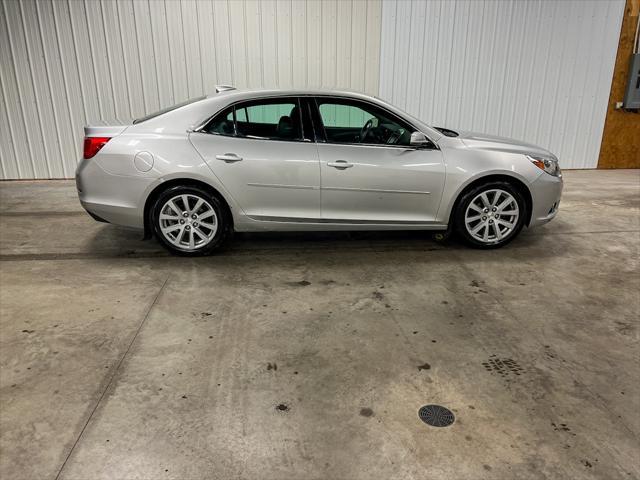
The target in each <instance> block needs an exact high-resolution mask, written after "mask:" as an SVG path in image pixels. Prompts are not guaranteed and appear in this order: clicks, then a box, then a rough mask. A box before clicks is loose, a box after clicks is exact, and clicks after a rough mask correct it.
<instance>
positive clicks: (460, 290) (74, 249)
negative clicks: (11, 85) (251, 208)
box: [0, 171, 640, 480]
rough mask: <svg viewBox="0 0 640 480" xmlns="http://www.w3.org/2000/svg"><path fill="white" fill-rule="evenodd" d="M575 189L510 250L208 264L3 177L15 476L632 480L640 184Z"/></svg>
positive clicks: (70, 192)
mask: <svg viewBox="0 0 640 480" xmlns="http://www.w3.org/2000/svg"><path fill="white" fill-rule="evenodd" d="M565 179H566V187H565V196H564V199H563V202H562V206H561V211H560V214H559V216H558V218H557V219H556V220H555V221H553V222H551V223H550V224H548V225H545V226H544V227H541V228H539V229H536V230H531V231H525V232H524V233H523V235H522V236H521V237H520V238H519V239H518V240H516V241H515V242H513V243H512V244H511V245H509V246H508V247H507V248H505V249H502V250H497V251H488V252H486V251H477V250H470V249H467V248H465V247H463V246H461V245H458V244H456V243H453V244H451V245H447V246H442V245H439V244H437V243H434V242H433V241H431V240H430V239H429V236H428V235H427V234H424V233H420V232H417V233H359V234H346V233H338V234H262V235H239V236H238V237H237V238H236V241H235V243H234V244H233V246H232V248H231V249H230V250H228V251H227V252H225V253H224V254H221V255H218V256H214V257H209V258H200V259H184V258H175V257H168V256H167V255H166V254H165V253H164V251H163V250H162V249H161V248H160V247H159V246H158V245H157V244H156V243H155V242H154V241H151V242H143V241H141V240H140V235H139V234H138V233H137V232H131V231H127V230H124V229H120V228H117V227H113V226H110V225H104V224H100V223H96V222H94V221H93V220H92V219H91V218H89V217H88V216H87V215H86V214H84V213H83V212H82V211H81V209H80V206H79V204H78V202H77V199H76V195H75V191H74V186H73V184H72V183H71V182H5V183H2V184H0V202H1V204H2V209H1V212H2V213H0V269H1V270H0V273H1V277H0V281H1V287H2V288H1V298H0V367H1V370H0V372H1V376H0V408H1V410H0V447H1V450H0V477H1V478H6V479H9V478H11V479H39V478H50V479H53V478H56V477H59V478H65V479H102V478H105V479H106V478H109V479H124V478H145V479H164V478H176V479H191V478H194V479H195V478H220V479H230V478H246V479H258V478H259V479H314V478H317V479H320V478H339V479H359V478H362V479H371V478H385V479H411V478H415V479H425V478H429V479H480V478H486V479H501V480H502V479H512V478H518V479H542V478H549V479H561V478H562V479H564V478H572V479H573V478H602V479H616V478H621V479H622V478H624V479H627V478H640V458H639V457H640V414H639V412H640V381H639V380H640V355H639V353H640V349H639V348H638V346H639V335H638V313H639V311H640V304H639V303H640V298H639V292H640V275H639V270H638V257H639V246H640V214H639V213H640V210H639V207H640V172H639V171H581V172H579V171H573V172H566V175H565ZM506 359H511V360H512V361H513V363H511V362H509V363H510V365H511V367H510V368H506V367H504V368H500V369H498V370H490V369H487V367H486V365H490V364H491V363H494V364H495V363H496V362H495V361H496V360H506ZM492 361H493V362H492ZM419 367H421V368H419ZM519 369H521V370H519ZM430 403H436V404H441V405H444V406H447V407H449V408H451V409H452V410H453V411H454V412H455V413H456V416H457V419H456V422H455V423H454V424H453V426H451V427H448V428H441V429H438V428H433V427H429V426H427V425H425V424H423V423H422V422H421V421H420V420H419V419H418V417H417V411H418V408H419V407H420V406H422V405H425V404H430ZM281 404H282V405H283V406H282V407H280V408H282V409H283V410H280V409H278V408H277V406H278V405H281Z"/></svg>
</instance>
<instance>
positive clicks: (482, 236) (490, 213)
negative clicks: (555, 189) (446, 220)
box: [455, 182, 526, 248]
mask: <svg viewBox="0 0 640 480" xmlns="http://www.w3.org/2000/svg"><path fill="white" fill-rule="evenodd" d="M525 212H526V204H525V200H524V198H523V196H522V194H521V193H520V192H519V191H518V189H516V188H514V187H513V186H512V185H511V184H510V183H507V182H490V183H486V184H484V185H480V186H477V187H475V188H472V189H471V190H470V191H468V192H467V193H465V194H464V196H463V197H462V198H461V200H460V203H459V205H458V208H457V211H456V219H455V222H456V230H457V232H458V233H459V234H460V235H461V236H462V238H464V240H465V241H466V242H467V243H468V244H470V245H471V246H474V247H477V248H499V247H502V246H504V245H506V244H507V243H509V242H510V241H511V240H513V239H514V238H515V237H516V236H517V235H518V233H520V230H522V227H523V226H524V220H525Z"/></svg>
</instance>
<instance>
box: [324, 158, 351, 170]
mask: <svg viewBox="0 0 640 480" xmlns="http://www.w3.org/2000/svg"><path fill="white" fill-rule="evenodd" d="M327 165H328V166H329V167H333V168H337V169H340V170H344V169H345V168H351V167H353V163H349V162H347V161H346V160H336V161H335V162H328V163H327Z"/></svg>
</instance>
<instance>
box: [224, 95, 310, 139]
mask: <svg viewBox="0 0 640 480" xmlns="http://www.w3.org/2000/svg"><path fill="white" fill-rule="evenodd" d="M236 133H237V134H238V135H239V136H242V137H250V138H266V139H271V140H302V122H301V117H300V106H299V104H298V100H297V99H287V100H284V99H277V100H271V99H270V100H257V101H252V102H247V103H244V104H239V105H236Z"/></svg>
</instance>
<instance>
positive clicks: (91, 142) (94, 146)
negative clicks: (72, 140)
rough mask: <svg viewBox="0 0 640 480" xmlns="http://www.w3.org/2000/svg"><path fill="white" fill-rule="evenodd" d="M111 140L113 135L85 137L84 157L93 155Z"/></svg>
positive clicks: (87, 157)
mask: <svg viewBox="0 0 640 480" xmlns="http://www.w3.org/2000/svg"><path fill="white" fill-rule="evenodd" d="M109 140H111V137H84V158H86V159H89V158H91V157H93V156H94V155H95V154H96V153H98V152H99V151H100V149H101V148H102V147H104V146H105V145H106V143H107V142H108V141H109Z"/></svg>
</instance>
